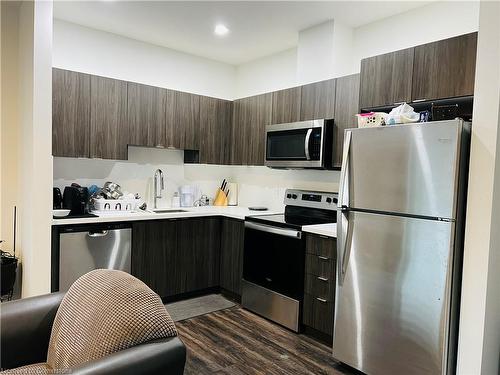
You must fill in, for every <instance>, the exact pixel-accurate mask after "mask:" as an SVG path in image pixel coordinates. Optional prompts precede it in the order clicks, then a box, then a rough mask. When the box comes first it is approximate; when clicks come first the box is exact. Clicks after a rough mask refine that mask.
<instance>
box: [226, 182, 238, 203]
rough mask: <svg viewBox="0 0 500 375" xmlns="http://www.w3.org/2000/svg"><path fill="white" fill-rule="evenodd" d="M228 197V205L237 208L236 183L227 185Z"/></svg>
mask: <svg viewBox="0 0 500 375" xmlns="http://www.w3.org/2000/svg"><path fill="white" fill-rule="evenodd" d="M228 189H229V197H228V203H227V204H228V205H229V206H237V205H238V184H237V183H236V182H230V183H228Z"/></svg>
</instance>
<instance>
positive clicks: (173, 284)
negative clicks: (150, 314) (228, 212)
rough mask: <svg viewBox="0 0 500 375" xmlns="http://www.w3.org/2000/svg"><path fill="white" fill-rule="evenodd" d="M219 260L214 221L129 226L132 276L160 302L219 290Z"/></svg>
mask: <svg viewBox="0 0 500 375" xmlns="http://www.w3.org/2000/svg"><path fill="white" fill-rule="evenodd" d="M219 256H220V219H219V218H217V217H210V218H195V219H180V220H150V221H144V222H136V223H134V224H133V225H132V275H134V276H136V277H137V278H139V279H141V280H142V281H144V282H145V283H146V284H147V285H148V286H149V287H150V288H151V289H153V290H154V291H155V292H156V293H158V295H160V297H162V298H166V297H171V296H174V295H178V294H183V293H188V292H195V291H198V290H203V289H207V288H210V287H215V286H218V285H219V263H220V260H219Z"/></svg>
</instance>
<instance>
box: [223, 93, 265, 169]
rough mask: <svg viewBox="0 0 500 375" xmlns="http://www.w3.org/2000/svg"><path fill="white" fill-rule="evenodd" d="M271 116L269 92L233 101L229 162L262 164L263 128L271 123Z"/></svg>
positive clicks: (263, 147)
mask: <svg viewBox="0 0 500 375" xmlns="http://www.w3.org/2000/svg"><path fill="white" fill-rule="evenodd" d="M271 116H272V94H271V93H267V94H262V95H256V96H251V97H248V98H243V99H238V100H235V101H234V103H233V123H232V129H231V141H230V151H231V164H238V165H241V164H243V165H264V151H265V129H266V125H269V124H271Z"/></svg>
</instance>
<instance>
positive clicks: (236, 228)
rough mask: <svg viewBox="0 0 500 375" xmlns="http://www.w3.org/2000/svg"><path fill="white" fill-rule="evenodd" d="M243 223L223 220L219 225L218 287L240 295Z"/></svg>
mask: <svg viewBox="0 0 500 375" xmlns="http://www.w3.org/2000/svg"><path fill="white" fill-rule="evenodd" d="M244 237H245V223H244V222H243V221H241V220H235V219H228V218H223V219H222V224H221V254H220V286H221V287H222V288H224V289H226V290H228V291H230V292H232V293H234V294H236V295H241V278H242V276H243V245H244Z"/></svg>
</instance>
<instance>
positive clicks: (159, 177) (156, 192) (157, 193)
mask: <svg viewBox="0 0 500 375" xmlns="http://www.w3.org/2000/svg"><path fill="white" fill-rule="evenodd" d="M158 183H159V184H160V186H159V189H158ZM154 185H155V186H154V208H158V207H157V203H156V200H157V199H158V198H162V195H161V192H162V191H163V190H164V189H165V184H164V183H163V172H162V171H161V169H157V170H156V171H155V177H154Z"/></svg>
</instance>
